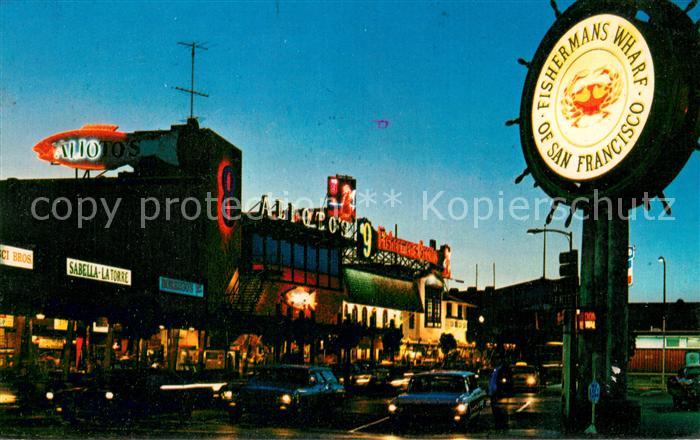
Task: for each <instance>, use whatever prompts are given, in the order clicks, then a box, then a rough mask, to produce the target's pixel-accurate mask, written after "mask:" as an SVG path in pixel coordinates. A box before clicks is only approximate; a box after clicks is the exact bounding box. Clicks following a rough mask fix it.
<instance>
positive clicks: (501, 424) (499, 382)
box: [489, 357, 508, 429]
mask: <svg viewBox="0 0 700 440" xmlns="http://www.w3.org/2000/svg"><path fill="white" fill-rule="evenodd" d="M493 365H494V369H493V372H492V373H491V377H490V379H489V396H490V397H491V413H492V414H493V420H494V425H495V427H496V429H508V410H507V408H506V407H505V405H504V402H503V398H504V397H505V394H506V390H505V384H504V381H503V379H504V378H505V373H506V371H507V367H506V365H505V363H504V361H503V359H502V358H500V357H498V358H495V359H494V363H493Z"/></svg>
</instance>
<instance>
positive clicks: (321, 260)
mask: <svg viewBox="0 0 700 440" xmlns="http://www.w3.org/2000/svg"><path fill="white" fill-rule="evenodd" d="M328 261H329V260H328V249H326V248H319V249H318V271H319V272H321V273H328V270H329V268H328Z"/></svg>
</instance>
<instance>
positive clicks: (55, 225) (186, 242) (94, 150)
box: [0, 120, 241, 373]
mask: <svg viewBox="0 0 700 440" xmlns="http://www.w3.org/2000/svg"><path fill="white" fill-rule="evenodd" d="M35 151H36V152H37V154H38V155H39V158H40V159H43V160H47V161H49V162H52V163H56V164H60V165H64V166H69V167H71V168H75V169H76V178H75V179H38V180H17V179H8V180H4V181H1V182H0V256H1V257H2V259H1V260H0V286H1V287H2V290H1V292H0V314H2V315H0V317H1V318H0V368H12V367H18V366H19V365H20V364H22V365H30V366H32V368H35V367H36V368H40V369H42V370H52V369H53V370H60V371H62V372H64V373H67V372H69V371H92V370H94V369H97V368H109V367H110V366H112V365H114V364H115V363H124V364H125V365H126V364H130V365H142V366H144V365H148V366H159V367H160V366H162V367H167V368H173V369H178V370H181V369H194V368H199V369H201V368H203V367H204V366H220V365H223V364H224V362H223V361H222V360H223V359H225V357H224V355H223V353H224V352H225V349H226V345H225V342H224V341H225V337H223V336H222V333H223V332H222V331H221V328H220V327H218V326H217V323H218V322H219V321H220V320H221V316H222V315H225V313H226V310H225V304H226V297H225V295H224V292H225V290H226V286H227V285H228V284H229V282H230V280H231V277H232V276H233V275H234V273H236V270H237V268H238V265H239V258H240V227H239V221H238V220H234V218H236V217H235V207H234V206H232V205H231V204H230V203H229V202H228V201H227V198H228V197H234V198H238V199H240V191H241V188H240V182H241V174H240V173H241V167H240V165H241V152H240V150H238V149H237V148H236V147H235V146H233V145H232V144H230V143H228V142H227V141H226V140H224V139H223V138H221V137H220V136H218V135H217V134H216V133H214V132H213V131H211V130H209V129H200V128H199V126H198V124H197V122H196V121H195V120H190V121H189V122H188V123H187V124H186V125H178V126H173V127H171V129H169V130H162V131H148V132H135V133H120V132H117V131H116V127H107V126H86V127H84V128H83V129H80V130H74V131H72V132H65V133H60V134H57V135H54V136H50V137H49V138H47V139H45V140H44V141H42V142H40V143H39V144H37V146H36V147H35ZM121 165H130V166H131V167H132V168H133V171H130V172H122V173H119V175H118V177H109V178H107V177H98V178H90V176H89V173H90V172H93V173H94V172H101V171H107V170H110V169H114V168H115V167H117V166H121ZM79 171H80V172H81V173H84V174H83V177H84V178H78V177H77V176H78V172H79ZM207 210H209V212H207ZM225 213H228V214H230V215H228V216H227V215H224V214H225ZM216 350H219V351H220V352H216Z"/></svg>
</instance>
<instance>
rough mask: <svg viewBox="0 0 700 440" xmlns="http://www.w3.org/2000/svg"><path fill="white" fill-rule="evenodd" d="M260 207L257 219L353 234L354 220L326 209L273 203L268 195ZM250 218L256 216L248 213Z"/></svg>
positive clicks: (346, 234)
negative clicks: (342, 218)
mask: <svg viewBox="0 0 700 440" xmlns="http://www.w3.org/2000/svg"><path fill="white" fill-rule="evenodd" d="M259 206H260V209H259V210H258V213H257V219H261V218H268V219H273V220H283V221H288V222H290V223H301V224H303V225H304V226H305V227H307V228H309V229H316V230H319V231H328V232H330V233H331V234H339V235H342V236H343V237H348V236H350V235H351V234H352V230H353V225H354V221H347V220H341V219H340V217H334V216H329V215H326V212H325V211H324V210H319V209H311V208H301V209H297V208H296V207H294V206H293V205H292V204H291V203H290V204H288V205H287V206H286V207H283V206H282V203H281V202H280V201H279V200H277V201H275V203H274V204H273V205H270V202H269V200H268V198H267V196H266V195H263V196H262V198H261V199H260V204H259ZM248 216H249V217H250V218H255V216H254V215H251V214H248Z"/></svg>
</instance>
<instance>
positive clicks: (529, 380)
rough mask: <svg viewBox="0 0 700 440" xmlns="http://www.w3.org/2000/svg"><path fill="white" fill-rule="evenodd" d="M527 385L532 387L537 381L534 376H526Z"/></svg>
mask: <svg viewBox="0 0 700 440" xmlns="http://www.w3.org/2000/svg"><path fill="white" fill-rule="evenodd" d="M525 381H526V382H527V384H528V385H534V384H535V383H536V382H537V380H536V379H535V376H528V377H527V379H526V380H525Z"/></svg>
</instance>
